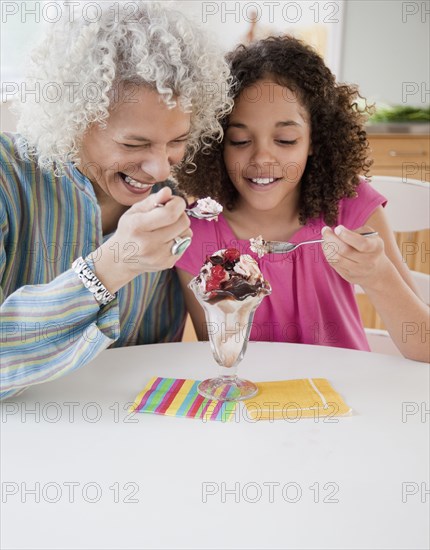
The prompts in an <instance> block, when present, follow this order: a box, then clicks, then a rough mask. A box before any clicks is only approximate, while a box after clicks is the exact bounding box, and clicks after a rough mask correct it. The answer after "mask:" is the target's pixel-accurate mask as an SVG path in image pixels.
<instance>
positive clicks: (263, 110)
mask: <svg viewBox="0 0 430 550" xmlns="http://www.w3.org/2000/svg"><path fill="white" fill-rule="evenodd" d="M310 154H311V127H310V116H309V113H308V112H307V110H306V108H305V107H304V106H303V105H302V104H301V102H300V101H299V99H298V97H297V95H296V94H294V92H293V91H291V90H290V89H289V88H285V87H283V86H280V85H278V84H275V82H273V81H271V80H260V81H258V82H256V83H255V84H253V85H252V86H250V87H248V88H245V89H244V90H243V91H242V93H241V94H240V95H239V97H238V98H237V99H236V102H235V107H234V109H233V112H232V114H231V115H230V118H229V123H228V126H227V130H226V135H225V139H224V162H225V165H226V168H227V171H228V173H229V177H230V179H231V181H232V183H233V185H234V186H235V188H236V189H237V191H238V192H239V195H240V198H239V205H240V206H245V205H246V206H248V207H251V208H252V209H255V210H267V211H268V210H272V209H275V208H276V209H279V208H282V206H283V205H286V204H289V205H291V203H292V201H293V204H294V205H297V204H298V197H299V183H300V179H301V177H302V174H303V172H304V170H305V166H306V162H307V159H308V156H309V155H310ZM294 201H295V202H294Z"/></svg>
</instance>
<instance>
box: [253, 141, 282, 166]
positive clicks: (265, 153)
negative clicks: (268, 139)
mask: <svg viewBox="0 0 430 550" xmlns="http://www.w3.org/2000/svg"><path fill="white" fill-rule="evenodd" d="M250 160H251V162H255V164H258V165H261V166H263V165H264V164H267V163H269V164H272V163H274V162H276V158H275V156H274V154H273V152H272V151H271V150H270V147H267V146H265V145H256V146H255V148H254V150H253V151H252V155H251V159H250Z"/></svg>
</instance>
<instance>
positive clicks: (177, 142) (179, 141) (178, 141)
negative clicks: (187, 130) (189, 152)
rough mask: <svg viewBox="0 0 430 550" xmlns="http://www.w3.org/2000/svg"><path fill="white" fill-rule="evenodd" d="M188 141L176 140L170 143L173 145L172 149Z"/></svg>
mask: <svg viewBox="0 0 430 550" xmlns="http://www.w3.org/2000/svg"><path fill="white" fill-rule="evenodd" d="M187 141H188V139H177V140H175V141H172V142H171V145H173V146H174V147H175V146H176V147H179V146H181V145H185V144H186V143H187Z"/></svg>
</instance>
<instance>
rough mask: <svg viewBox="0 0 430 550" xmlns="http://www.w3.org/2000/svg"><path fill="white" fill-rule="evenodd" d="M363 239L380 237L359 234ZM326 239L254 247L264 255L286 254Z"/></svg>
mask: <svg viewBox="0 0 430 550" xmlns="http://www.w3.org/2000/svg"><path fill="white" fill-rule="evenodd" d="M359 234H360V235H362V236H363V237H376V236H377V235H378V232H377V231H368V232H366V233H359ZM323 241H324V239H316V240H314V241H303V242H301V243H289V242H286V241H264V240H263V243H262V244H261V245H259V244H254V245H253V247H254V248H255V250H256V251H257V254H259V252H258V251H261V252H262V255H263V254H284V253H285V252H292V251H293V250H295V249H296V248H298V247H299V246H302V245H303V244H312V243H322V242H323Z"/></svg>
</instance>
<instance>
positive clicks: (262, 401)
mask: <svg viewBox="0 0 430 550" xmlns="http://www.w3.org/2000/svg"><path fill="white" fill-rule="evenodd" d="M256 384H257V386H258V394H257V395H256V396H255V397H253V398H252V399H248V400H247V401H245V406H246V409H247V413H248V416H249V418H251V419H252V420H278V419H283V420H289V421H295V420H299V419H300V418H309V417H310V418H314V419H318V418H319V417H323V416H324V417H331V416H348V415H350V414H351V408H350V407H349V406H348V405H347V404H346V403H345V402H344V401H343V399H342V398H341V396H340V395H339V394H338V393H337V392H336V391H335V390H334V389H333V388H332V386H331V385H330V383H329V382H328V380H326V379H325V378H304V379H300V380H280V381H276V382H256Z"/></svg>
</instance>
